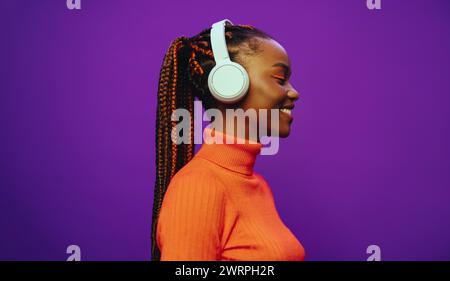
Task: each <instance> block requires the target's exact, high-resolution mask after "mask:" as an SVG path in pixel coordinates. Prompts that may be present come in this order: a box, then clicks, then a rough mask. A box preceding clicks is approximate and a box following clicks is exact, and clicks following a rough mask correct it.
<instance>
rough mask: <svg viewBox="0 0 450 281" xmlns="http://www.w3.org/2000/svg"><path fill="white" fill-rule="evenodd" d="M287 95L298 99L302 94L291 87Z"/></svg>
mask: <svg viewBox="0 0 450 281" xmlns="http://www.w3.org/2000/svg"><path fill="white" fill-rule="evenodd" d="M287 95H288V97H289V98H290V99H293V100H298V98H299V96H300V95H299V93H298V92H297V91H296V90H295V89H294V88H291V89H289V91H288V93H287Z"/></svg>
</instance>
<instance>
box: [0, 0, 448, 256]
mask: <svg viewBox="0 0 450 281" xmlns="http://www.w3.org/2000/svg"><path fill="white" fill-rule="evenodd" d="M65 2H66V1H65V0H46V1H44V0H40V1H34V0H33V1H32V0H28V1H25V0H20V1H19V0H9V1H1V4H0V13H1V16H0V26H1V28H0V29H1V46H0V51H1V52H0V70H1V72H0V77H1V78H0V82H1V84H0V93H1V95H0V125H1V138H0V142H1V143H0V165H1V174H0V176H1V177H0V187H1V191H0V192H1V193H0V212H1V216H0V232H1V234H0V235H1V239H0V259H1V260H65V259H66V258H67V254H66V253H65V250H66V247H67V246H68V245H70V244H76V245H79V246H80V247H81V258H82V259H83V260H148V259H150V225H151V208H152V194H153V184H154V161H155V160H154V155H155V151H154V131H155V124H154V121H155V104H156V94H157V93H156V90H157V82H158V75H159V69H160V66H161V62H162V59H163V56H164V53H165V51H166V50H167V48H168V46H169V44H170V42H171V41H172V40H173V39H174V38H175V37H177V36H181V35H186V36H192V35H194V34H195V33H197V32H199V31H200V30H201V29H203V28H206V27H208V26H209V25H210V24H211V23H213V22H215V21H218V20H221V19H223V18H229V19H231V20H232V21H233V22H235V23H243V24H252V25H254V26H256V27H259V28H261V29H262V30H264V31H266V32H268V33H269V34H272V35H273V36H274V37H275V38H276V39H277V40H278V41H279V42H280V43H281V44H282V45H283V46H284V47H285V48H286V50H287V51H288V53H289V56H290V58H291V61H292V64H293V77H292V83H293V85H294V86H295V87H296V88H297V89H298V90H299V92H300V94H301V98H300V100H299V103H298V104H297V108H296V110H295V111H294V116H295V120H294V123H293V127H292V129H293V131H292V134H291V136H290V137H289V138H287V139H283V140H282V141H281V147H280V152H279V154H278V155H276V156H275V157H268V156H259V159H258V162H257V167H256V170H257V171H258V172H259V173H261V174H262V175H263V176H264V177H265V178H266V179H267V181H268V182H269V184H270V185H271V187H272V189H273V191H274V196H275V200H276V203H277V208H278V210H279V213H280V216H281V217H282V219H283V220H284V222H285V223H286V224H287V225H288V226H289V227H290V228H291V230H292V231H293V232H294V233H295V235H296V236H297V237H298V238H299V240H300V241H301V242H302V244H303V245H304V247H305V249H306V255H307V256H306V257H307V260H366V259H367V257H368V254H366V248H367V247H368V246H369V245H371V244H376V245H379V246H380V247H381V258H382V259H383V260H450V223H449V222H450V190H449V187H450V173H449V172H450V155H449V143H450V127H449V124H450V122H449V121H450V97H449V94H450V79H449V78H450V54H449V53H450V52H449V51H450V17H449V15H450V14H449V12H450V1H447V0H434V1H429V0H410V1H400V0H397V1H395V0H390V1H388V0H382V9H381V10H379V11H376V10H368V9H367V8H366V4H365V2H366V1H365V0H351V1H342V0H339V1H338V0H329V1H326V0H322V1H317V0H314V1H312V0H310V1H282V0H277V1H225V2H224V4H222V7H221V8H219V7H217V8H214V5H213V1H193V2H192V3H187V2H190V1H179V3H178V4H173V3H172V2H173V1H154V0H152V1H148V0H139V1H126V0H121V1H119V0H108V1H100V0H82V10H81V11H76V10H68V9H67V8H66V4H65Z"/></svg>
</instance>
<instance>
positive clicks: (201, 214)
mask: <svg viewBox="0 0 450 281" xmlns="http://www.w3.org/2000/svg"><path fill="white" fill-rule="evenodd" d="M202 173H205V172H202V171H199V172H193V173H192V172H191V173H184V174H179V175H176V176H175V177H174V178H173V179H172V180H171V182H170V184H169V187H168V189H167V192H166V194H165V197H164V201H163V205H162V207H161V212H160V215H159V220H158V227H157V243H158V246H159V248H160V251H161V260H218V259H220V253H221V246H222V245H221V236H222V232H223V224H224V208H225V194H224V189H223V187H222V186H220V185H219V184H218V183H217V181H215V180H214V179H213V178H212V177H211V176H210V175H206V174H202Z"/></svg>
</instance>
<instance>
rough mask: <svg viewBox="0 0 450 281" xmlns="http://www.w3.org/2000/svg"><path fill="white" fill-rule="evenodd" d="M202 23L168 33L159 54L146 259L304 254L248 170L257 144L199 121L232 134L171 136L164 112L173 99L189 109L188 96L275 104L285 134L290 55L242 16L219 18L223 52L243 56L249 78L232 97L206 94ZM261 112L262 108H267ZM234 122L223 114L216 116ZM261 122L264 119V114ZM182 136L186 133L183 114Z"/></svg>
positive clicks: (208, 57)
mask: <svg viewBox="0 0 450 281" xmlns="http://www.w3.org/2000/svg"><path fill="white" fill-rule="evenodd" d="M210 31H211V29H210V28H208V29H205V30H203V31H202V32H200V33H199V34H197V35H196V36H194V37H191V38H187V37H179V38H177V39H175V40H174V41H173V42H172V44H171V45H170V48H169V50H168V52H167V54H166V56H165V58H164V62H163V65H162V68H161V72H160V80H159V88H158V112H157V121H156V122H157V124H156V127H157V132H156V164H157V169H156V183H155V196H154V205H153V223H152V258H153V259H154V260H303V259H304V256H305V252H304V249H303V246H302V245H301V243H300V242H299V241H298V240H297V239H296V238H295V236H294V235H293V234H292V232H291V231H290V230H289V229H288V228H287V227H286V226H285V225H284V223H283V222H282V221H281V219H280V217H279V216H278V213H277V210H276V208H275V205H274V200H273V196H272V192H271V189H270V187H269V186H268V184H267V182H266V181H265V180H264V178H263V177H262V176H261V175H259V174H258V173H256V172H254V171H253V167H254V164H255V161H256V158H257V156H258V155H259V154H260V152H261V147H262V144H261V142H260V140H259V138H258V140H257V142H256V143H254V142H249V141H248V139H246V138H244V139H243V140H244V141H246V142H245V143H243V144H240V143H238V142H237V141H238V140H239V139H241V140H242V138H241V135H237V134H236V131H234V132H232V131H226V128H224V129H223V131H220V130H214V132H212V131H211V129H209V128H207V129H205V135H206V136H208V135H209V136H214V137H215V138H223V139H225V138H226V137H231V138H232V139H233V140H235V141H236V142H235V143H234V144H229V143H225V141H224V142H223V144H219V143H210V142H206V141H205V142H204V143H203V144H202V146H201V147H200V150H199V151H198V152H197V154H195V155H194V144H193V143H192V142H191V143H190V144H180V145H176V144H175V143H173V142H172V139H171V132H172V128H173V127H174V126H175V125H176V123H175V121H172V120H171V114H172V112H174V111H175V110H176V109H178V108H185V109H187V110H189V112H190V113H191V116H192V115H193V103H194V98H195V97H196V98H197V99H199V100H200V101H201V102H202V104H203V106H204V107H205V108H206V109H210V108H216V109H218V110H220V111H221V112H223V113H224V114H223V116H225V117H226V114H225V110H226V109H236V108H241V109H243V110H247V109H256V110H259V109H276V110H280V114H279V123H278V126H277V127H278V130H279V131H278V135H279V136H280V137H283V138H285V137H287V136H288V135H289V132H290V125H291V122H292V120H293V118H292V116H291V112H290V110H292V109H293V107H294V105H293V104H294V101H296V100H297V99H298V92H297V91H296V90H295V89H294V88H293V86H292V85H291V84H290V82H289V76H290V73H291V71H290V60H289V57H288V55H287V54H286V51H285V50H284V49H283V47H282V46H281V45H280V44H279V43H277V42H276V41H275V40H274V39H273V38H272V37H271V36H269V35H268V34H266V33H264V32H263V31H261V30H258V29H257V28H254V27H252V26H248V25H230V24H227V25H226V26H225V38H226V47H227V49H228V52H229V55H230V59H231V60H232V61H234V62H238V63H239V64H241V65H242V66H244V68H245V70H246V71H247V73H248V77H249V79H250V86H249V88H248V92H247V94H246V95H245V97H244V98H243V99H242V100H240V101H239V102H237V103H235V104H229V103H223V102H220V101H219V100H218V99H215V98H214V97H213V96H212V95H211V92H210V91H209V89H208V82H207V78H208V74H209V73H210V71H211V69H212V68H213V67H214V65H215V61H214V56H213V53H212V48H211V39H210ZM269 119H270V117H269ZM229 122H233V123H234V122H235V120H229V119H228V120H225V121H224V123H229ZM269 123H270V122H269ZM190 129H191V130H190V132H188V133H190V137H191V139H192V135H193V131H194V128H193V121H192V120H191V127H190Z"/></svg>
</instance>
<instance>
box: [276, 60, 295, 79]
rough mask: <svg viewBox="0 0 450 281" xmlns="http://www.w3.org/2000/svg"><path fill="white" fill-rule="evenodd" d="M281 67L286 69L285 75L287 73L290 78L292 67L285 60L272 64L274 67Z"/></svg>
mask: <svg viewBox="0 0 450 281" xmlns="http://www.w3.org/2000/svg"><path fill="white" fill-rule="evenodd" d="M277 66H278V67H281V68H283V70H284V75H286V78H289V76H291V68H290V67H289V65H287V64H285V63H283V62H277V63H275V64H274V65H272V67H277Z"/></svg>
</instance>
